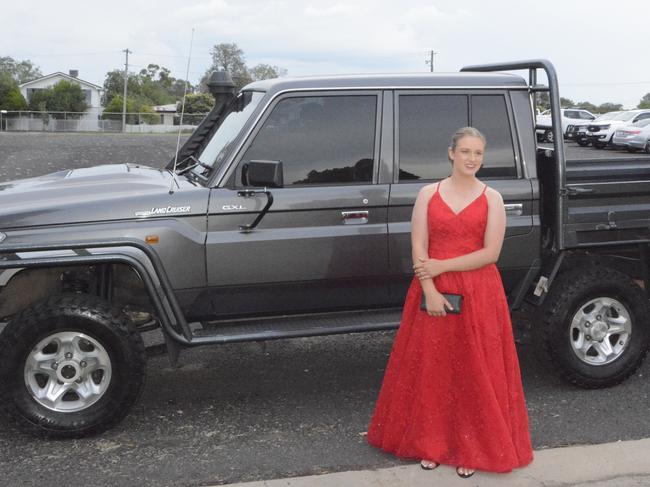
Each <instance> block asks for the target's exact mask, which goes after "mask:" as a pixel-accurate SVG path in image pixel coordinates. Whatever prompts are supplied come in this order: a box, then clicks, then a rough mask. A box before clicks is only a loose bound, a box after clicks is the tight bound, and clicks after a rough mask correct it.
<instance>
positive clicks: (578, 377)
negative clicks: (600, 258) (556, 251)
mask: <svg viewBox="0 0 650 487" xmlns="http://www.w3.org/2000/svg"><path fill="white" fill-rule="evenodd" d="M599 297H608V298H613V299H616V300H617V301H618V302H620V303H621V304H622V305H623V306H624V307H625V308H626V311H627V312H629V315H630V318H631V322H632V330H631V333H630V335H629V339H628V340H629V341H628V344H627V347H626V348H625V349H623V350H622V352H621V354H620V355H619V356H618V357H617V358H616V359H615V360H614V361H613V362H611V363H607V364H601V365H591V364H587V363H585V362H584V361H582V360H581V359H580V358H578V356H577V354H576V353H575V352H574V350H573V347H572V344H571V320H572V318H573V316H574V315H575V313H576V312H577V311H578V310H580V309H581V308H582V307H583V306H584V305H586V304H587V303H588V302H589V301H590V300H592V299H596V298H599ZM535 318H536V319H535V323H534V326H533V340H534V342H535V348H536V352H537V355H538V357H539V358H540V359H541V360H542V361H543V362H544V363H545V364H548V365H550V368H551V369H552V370H554V371H555V372H556V373H557V374H558V375H559V376H560V377H562V378H563V379H565V380H567V381H568V382H570V383H572V384H575V385H576V386H579V387H582V388H585V389H597V388H603V387H610V386H613V385H616V384H619V383H621V382H622V381H624V380H625V379H627V378H628V377H629V376H630V375H632V374H633V373H634V372H635V371H636V370H637V369H638V368H639V366H640V365H641V363H642V362H643V359H644V358H645V356H646V354H647V352H648V346H649V345H650V305H649V303H648V298H647V296H646V295H645V292H644V291H643V290H642V289H641V288H640V287H639V286H638V285H637V284H635V283H634V281H632V279H631V278H630V276H628V275H626V274H623V273H621V272H619V271H616V270H614V269H611V268H609V267H604V266H601V265H585V266H582V267H580V268H575V269H572V270H569V271H566V272H564V273H562V274H560V275H559V276H558V277H557V278H556V279H555V281H554V282H553V283H552V285H551V289H550V292H549V295H548V296H547V298H546V300H545V302H544V304H543V305H542V306H541V307H540V309H539V310H538V311H537V313H536V317H535Z"/></svg>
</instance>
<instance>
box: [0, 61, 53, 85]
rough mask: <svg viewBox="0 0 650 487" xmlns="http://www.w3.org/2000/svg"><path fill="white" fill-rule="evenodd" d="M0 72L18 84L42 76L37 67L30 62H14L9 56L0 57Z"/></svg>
mask: <svg viewBox="0 0 650 487" xmlns="http://www.w3.org/2000/svg"><path fill="white" fill-rule="evenodd" d="M0 72H2V73H7V74H9V76H11V77H12V78H13V79H14V80H15V81H16V82H17V83H18V84H22V83H27V82H28V81H31V80H33V79H37V78H40V77H41V76H43V74H42V73H41V70H40V69H39V68H38V66H35V65H34V63H32V62H31V61H29V60H27V59H26V60H24V61H16V60H15V59H14V58H12V57H10V56H0Z"/></svg>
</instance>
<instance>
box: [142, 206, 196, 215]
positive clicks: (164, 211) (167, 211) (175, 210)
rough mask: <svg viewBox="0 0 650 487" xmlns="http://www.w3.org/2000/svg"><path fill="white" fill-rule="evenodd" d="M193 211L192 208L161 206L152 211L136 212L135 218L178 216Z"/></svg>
mask: <svg viewBox="0 0 650 487" xmlns="http://www.w3.org/2000/svg"><path fill="white" fill-rule="evenodd" d="M191 209H192V207H191V206H161V207H159V208H151V209H150V210H145V211H136V212H135V216H139V217H142V216H155V215H177V214H179V213H189V212H190V210H191Z"/></svg>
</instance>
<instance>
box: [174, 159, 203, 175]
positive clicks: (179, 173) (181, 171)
mask: <svg viewBox="0 0 650 487" xmlns="http://www.w3.org/2000/svg"><path fill="white" fill-rule="evenodd" d="M185 161H193V162H194V164H189V165H187V166H185V167H184V168H183V169H177V170H176V174H178V175H181V174H185V173H186V172H188V171H191V170H192V169H194V168H195V167H197V166H201V167H203V168H205V169H206V170H207V173H206V171H204V173H206V174H205V176H208V175H209V174H210V172H211V171H212V166H210V165H209V164H206V163H204V162H201V161H199V160H198V159H197V158H196V157H194V156H187V157H186V158H185V159H183V160H182V161H181V164H183V163H184V162H185ZM179 165H180V164H179Z"/></svg>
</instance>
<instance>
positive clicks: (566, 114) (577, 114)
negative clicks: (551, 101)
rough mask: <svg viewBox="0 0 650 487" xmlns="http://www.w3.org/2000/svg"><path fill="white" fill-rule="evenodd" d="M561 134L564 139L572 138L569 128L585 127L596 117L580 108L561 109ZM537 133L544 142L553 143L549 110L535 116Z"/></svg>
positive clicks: (571, 131)
mask: <svg viewBox="0 0 650 487" xmlns="http://www.w3.org/2000/svg"><path fill="white" fill-rule="evenodd" d="M560 113H561V116H562V133H563V134H564V138H565V139H567V138H573V130H569V128H570V127H571V128H572V127H573V126H575V125H586V124H588V123H589V122H590V121H592V120H594V119H595V118H596V116H595V115H594V114H593V113H591V112H589V111H588V110H583V109H582V108H562V109H561V110H560ZM536 123H537V133H538V134H539V138H540V139H542V140H544V141H546V142H553V131H552V130H551V126H552V123H551V110H545V111H543V112H542V113H540V114H539V115H537V120H536Z"/></svg>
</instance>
